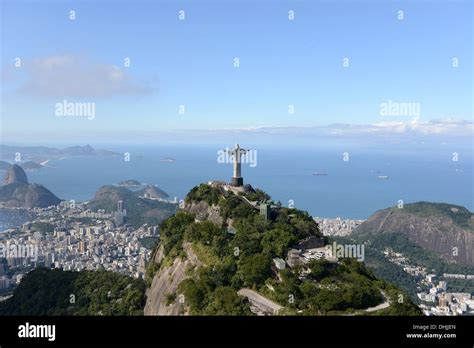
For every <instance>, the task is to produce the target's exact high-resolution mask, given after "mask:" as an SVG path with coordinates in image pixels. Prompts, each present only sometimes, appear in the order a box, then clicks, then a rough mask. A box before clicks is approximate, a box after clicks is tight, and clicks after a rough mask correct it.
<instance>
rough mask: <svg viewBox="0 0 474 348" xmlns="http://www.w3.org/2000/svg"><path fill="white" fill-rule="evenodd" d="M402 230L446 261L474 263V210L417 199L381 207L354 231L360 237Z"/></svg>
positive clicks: (409, 237) (404, 233) (355, 235)
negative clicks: (400, 207) (418, 200)
mask: <svg viewBox="0 0 474 348" xmlns="http://www.w3.org/2000/svg"><path fill="white" fill-rule="evenodd" d="M387 233H400V234H403V235H405V236H406V237H408V239H409V240H410V241H412V242H414V243H415V244H417V245H419V246H420V247H422V248H425V249H426V250H429V251H433V252H435V253H437V254H438V255H439V256H440V257H441V258H443V259H444V260H446V261H449V262H453V263H457V264H462V265H468V266H474V214H473V213H472V212H470V211H469V210H468V209H466V208H464V207H461V206H458V205H454V204H445V203H430V202H418V203H411V204H405V205H404V206H403V208H402V209H399V208H397V207H392V208H387V209H383V210H379V211H377V212H375V213H374V214H372V215H371V216H370V217H369V218H368V219H367V220H366V221H365V222H364V223H362V224H361V225H360V226H358V227H357V228H356V229H355V230H354V231H353V233H352V237H354V238H358V239H371V238H375V237H377V235H381V234H387Z"/></svg>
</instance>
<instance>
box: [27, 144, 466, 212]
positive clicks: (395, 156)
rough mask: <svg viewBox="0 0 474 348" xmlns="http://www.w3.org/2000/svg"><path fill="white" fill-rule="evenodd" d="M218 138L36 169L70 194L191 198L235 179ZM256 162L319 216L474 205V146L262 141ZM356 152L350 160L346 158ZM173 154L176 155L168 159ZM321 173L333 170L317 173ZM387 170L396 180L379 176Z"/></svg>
mask: <svg viewBox="0 0 474 348" xmlns="http://www.w3.org/2000/svg"><path fill="white" fill-rule="evenodd" d="M224 146H225V145H223V146H222V147H219V146H216V145H196V146H192V145H187V146H184V145H179V146H178V145H176V146H158V145H157V146H132V147H131V146H116V147H114V148H110V149H111V150H114V151H117V152H119V153H124V152H129V153H130V161H128V162H127V161H124V159H123V158H111V157H73V158H67V159H63V160H58V161H51V162H50V163H49V164H48V165H49V167H47V168H43V169H41V170H39V171H37V172H30V173H28V175H29V178H30V181H31V182H38V183H41V184H43V185H45V186H46V187H47V188H49V189H50V190H51V191H52V192H54V193H55V194H56V195H57V196H58V197H60V198H62V199H67V200H70V199H74V200H76V201H86V200H89V199H91V198H92V197H93V196H94V193H95V191H96V190H97V189H98V188H99V187H100V186H102V185H107V184H116V183H117V182H119V181H121V180H125V179H135V180H138V181H141V182H143V183H149V184H156V185H158V186H159V187H160V188H161V189H163V190H164V191H166V192H167V193H168V194H169V195H170V196H171V197H175V196H176V197H177V198H178V199H181V198H184V196H185V195H186V193H187V192H188V191H189V190H190V189H191V188H192V187H193V186H195V185H197V184H199V183H202V182H207V181H209V180H225V181H230V177H231V176H232V164H222V163H218V161H217V151H218V149H220V148H223V147H224ZM253 149H255V150H257V162H256V164H257V165H256V166H255V167H250V166H249V165H248V164H243V165H242V166H243V167H242V176H243V177H244V181H245V182H246V183H250V184H251V185H252V186H253V187H256V188H261V189H263V190H264V191H266V192H267V193H269V194H270V195H271V196H272V198H273V199H275V200H280V201H281V202H282V203H283V204H284V205H287V204H288V203H289V201H290V200H292V201H293V202H294V204H295V206H296V207H297V208H300V209H303V210H307V211H309V213H310V214H311V215H313V216H319V217H337V216H340V217H344V218H353V219H365V218H367V217H368V216H369V215H371V214H372V213H373V212H375V211H377V210H379V209H383V208H386V207H389V206H393V205H396V204H397V202H398V201H399V200H403V201H404V202H405V203H410V202H416V201H431V202H445V203H451V204H458V205H463V206H465V207H466V208H468V209H470V210H471V211H472V209H473V205H474V204H473V197H474V195H473V171H472V169H473V168H472V163H473V160H472V152H470V151H469V150H468V151H467V152H466V151H465V152H462V151H461V152H460V153H459V160H458V161H453V155H452V149H448V148H443V147H442V146H440V147H438V148H436V150H433V149H432V148H426V149H425V148H423V147H420V148H417V149H416V151H414V150H413V148H410V147H407V148H405V149H400V148H397V147H393V148H392V149H391V150H388V149H387V148H384V149H379V148H370V147H365V148H349V149H348V148H345V147H343V146H333V147H321V148H316V147H290V148H285V147H284V146H268V145H267V146H259V147H254V148H253ZM344 152H348V154H349V160H348V161H344V160H343V153H344ZM167 157H171V158H173V159H175V162H172V163H171V162H163V161H161V159H163V158H167ZM314 172H324V173H327V175H324V176H315V175H312V173H314ZM379 175H387V176H389V178H388V179H386V180H383V179H379V178H378V176H379Z"/></svg>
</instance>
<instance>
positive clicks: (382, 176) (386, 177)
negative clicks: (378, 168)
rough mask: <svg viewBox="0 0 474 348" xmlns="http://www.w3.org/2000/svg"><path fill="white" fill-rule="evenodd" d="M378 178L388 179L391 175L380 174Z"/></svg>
mask: <svg viewBox="0 0 474 348" xmlns="http://www.w3.org/2000/svg"><path fill="white" fill-rule="evenodd" d="M378 178H379V179H388V178H389V176H388V175H379V176H378Z"/></svg>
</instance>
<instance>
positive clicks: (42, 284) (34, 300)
mask: <svg viewBox="0 0 474 348" xmlns="http://www.w3.org/2000/svg"><path fill="white" fill-rule="evenodd" d="M144 305H145V283H144V282H143V281H142V280H138V279H133V278H130V277H128V276H125V275H121V274H118V273H114V272H108V271H80V272H72V271H63V270H60V269H53V270H49V269H46V268H36V269H35V270H33V271H31V272H30V273H28V274H27V275H26V276H25V277H24V278H23V279H22V281H21V282H20V284H19V285H18V287H17V288H16V289H15V290H14V292H13V296H12V297H10V298H9V299H7V300H5V301H3V302H0V315H142V314H143V307H144Z"/></svg>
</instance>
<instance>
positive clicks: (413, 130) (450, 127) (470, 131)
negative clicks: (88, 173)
mask: <svg viewBox="0 0 474 348" xmlns="http://www.w3.org/2000/svg"><path fill="white" fill-rule="evenodd" d="M189 131H190V132H200V133H206V132H207V133H215V132H221V133H222V132H226V133H249V134H252V133H254V134H255V133H256V134H274V135H278V134H288V135H325V136H349V135H350V136H367V135H382V136H385V135H447V136H473V135H474V123H473V122H472V121H467V120H455V119H449V118H447V119H443V120H432V121H429V122H420V120H419V119H415V120H412V121H405V122H402V121H393V122H380V123H375V124H332V125H328V126H315V127H248V128H241V129H220V130H218V129H209V130H200V131H191V130H189Z"/></svg>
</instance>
